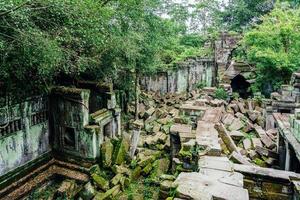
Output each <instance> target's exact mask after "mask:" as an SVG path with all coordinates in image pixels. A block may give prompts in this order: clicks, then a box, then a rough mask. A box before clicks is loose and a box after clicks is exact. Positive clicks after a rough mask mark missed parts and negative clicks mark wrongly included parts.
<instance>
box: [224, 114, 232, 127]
mask: <svg viewBox="0 0 300 200" xmlns="http://www.w3.org/2000/svg"><path fill="white" fill-rule="evenodd" d="M233 120H234V115H233V114H231V113H227V114H225V115H224V116H223V117H222V122H223V124H225V125H227V126H228V125H230V124H232V122H233Z"/></svg>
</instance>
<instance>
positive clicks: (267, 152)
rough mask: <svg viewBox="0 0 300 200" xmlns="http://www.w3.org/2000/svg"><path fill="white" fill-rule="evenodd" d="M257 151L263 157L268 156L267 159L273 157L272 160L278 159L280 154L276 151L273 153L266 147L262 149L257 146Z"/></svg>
mask: <svg viewBox="0 0 300 200" xmlns="http://www.w3.org/2000/svg"><path fill="white" fill-rule="evenodd" d="M255 151H256V152H257V153H258V154H259V155H261V156H266V157H272V158H275V159H277V158H278V154H277V153H276V152H274V151H271V150H269V149H267V148H264V147H260V146H257V147H256V148H255Z"/></svg>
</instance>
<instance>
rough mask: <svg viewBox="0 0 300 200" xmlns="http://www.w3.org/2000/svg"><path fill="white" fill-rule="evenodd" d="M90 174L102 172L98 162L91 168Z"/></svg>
mask: <svg viewBox="0 0 300 200" xmlns="http://www.w3.org/2000/svg"><path fill="white" fill-rule="evenodd" d="M90 174H91V175H92V174H101V170H100V167H99V165H98V164H96V165H93V166H92V167H91V168H90Z"/></svg>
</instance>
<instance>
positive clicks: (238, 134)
mask: <svg viewBox="0 0 300 200" xmlns="http://www.w3.org/2000/svg"><path fill="white" fill-rule="evenodd" d="M229 134H230V137H231V138H232V139H233V140H235V141H240V140H241V139H243V138H244V137H245V136H244V134H243V133H242V132H241V131H231V132H230V133H229Z"/></svg>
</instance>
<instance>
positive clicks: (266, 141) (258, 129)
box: [254, 125, 276, 149]
mask: <svg viewBox="0 0 300 200" xmlns="http://www.w3.org/2000/svg"><path fill="white" fill-rule="evenodd" d="M254 129H255V131H256V133H257V134H258V135H259V137H260V139H261V141H262V143H264V145H266V147H267V148H269V149H271V148H274V147H276V144H275V142H274V141H273V140H271V138H269V137H268V136H267V134H266V132H265V131H264V130H263V128H262V127H261V126H257V125H256V126H254Z"/></svg>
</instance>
